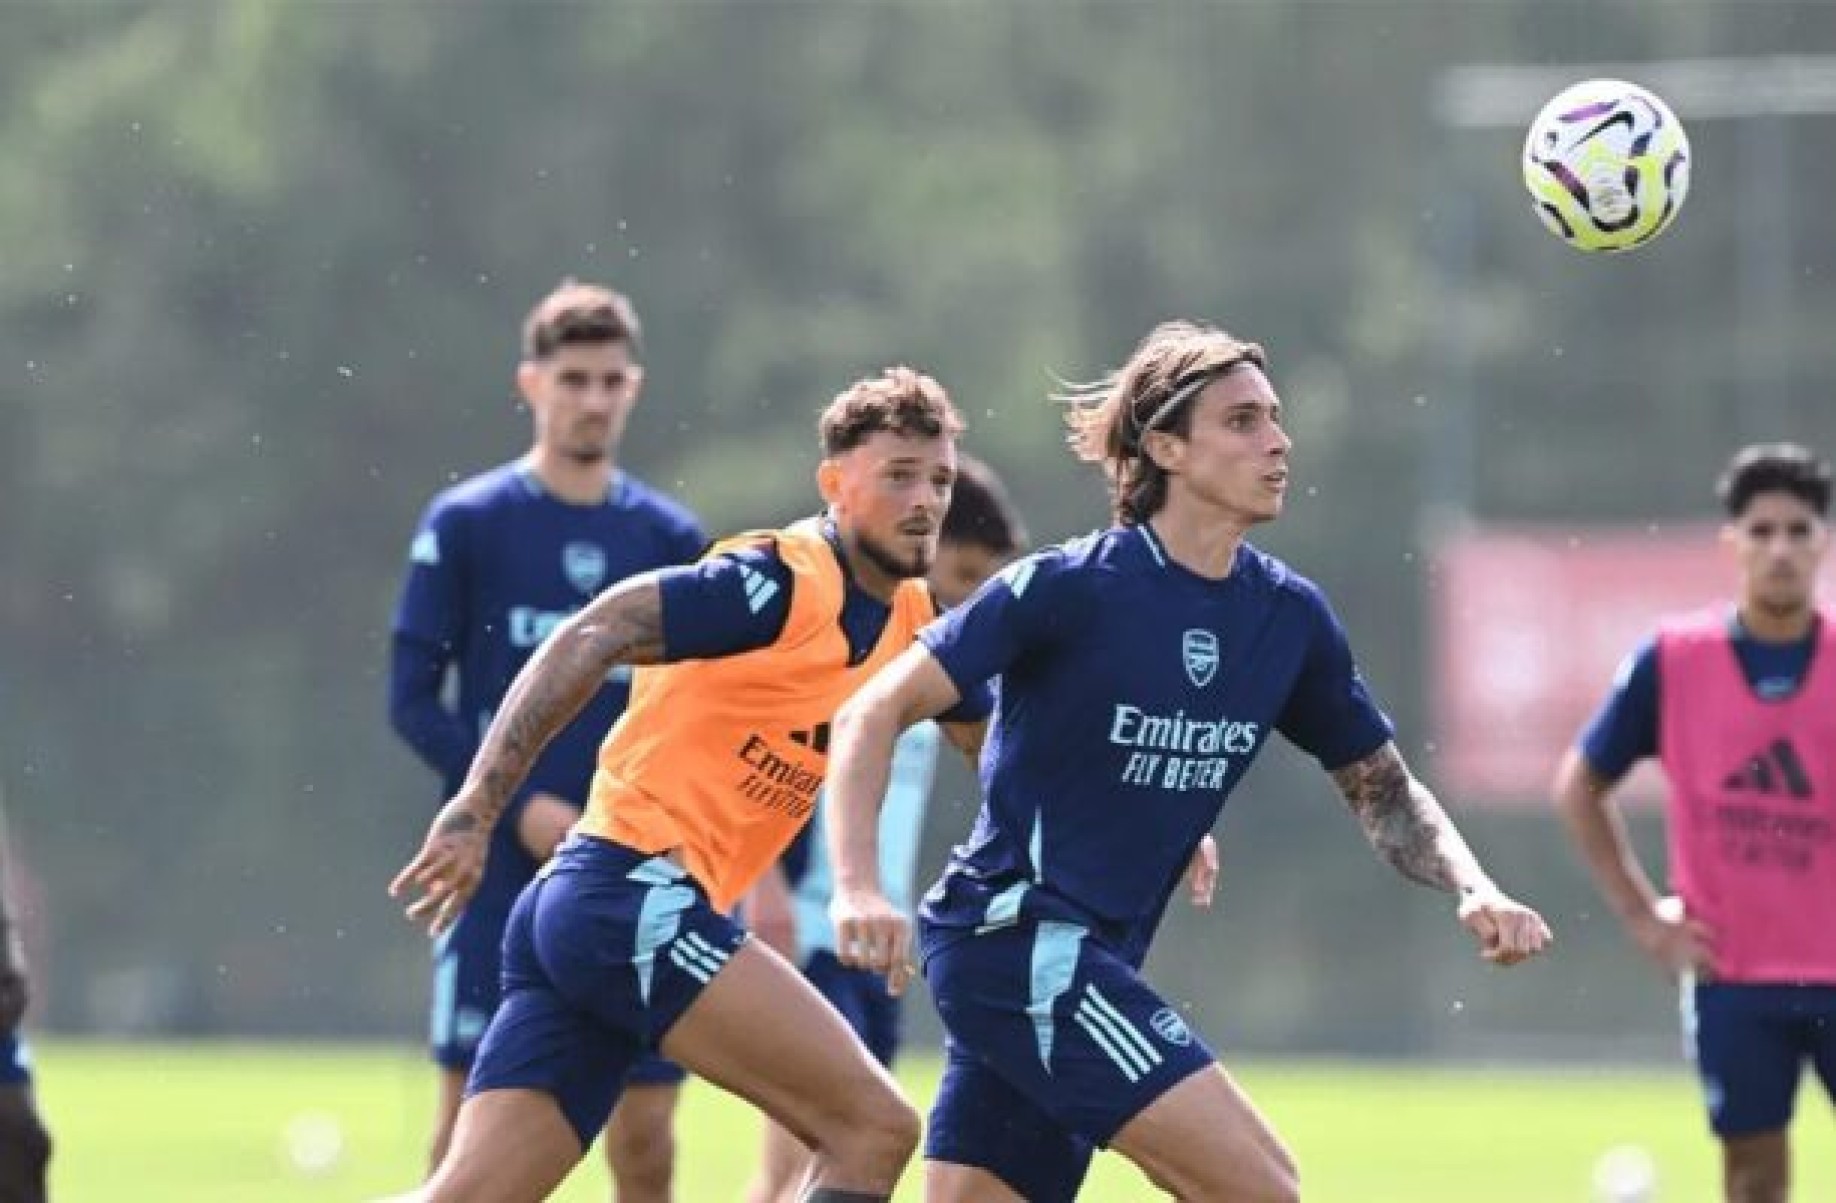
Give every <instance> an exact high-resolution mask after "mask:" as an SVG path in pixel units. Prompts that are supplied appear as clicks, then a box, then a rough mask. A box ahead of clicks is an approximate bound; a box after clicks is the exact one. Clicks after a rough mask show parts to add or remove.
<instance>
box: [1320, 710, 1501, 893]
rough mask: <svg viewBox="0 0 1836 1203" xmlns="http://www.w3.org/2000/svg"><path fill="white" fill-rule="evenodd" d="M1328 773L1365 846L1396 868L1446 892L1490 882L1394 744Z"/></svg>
mask: <svg viewBox="0 0 1836 1203" xmlns="http://www.w3.org/2000/svg"><path fill="white" fill-rule="evenodd" d="M1332 779H1333V781H1334V782H1335V783H1336V784H1337V785H1338V787H1339V792H1340V793H1342V794H1344V795H1345V801H1346V803H1347V805H1349V806H1350V807H1351V810H1352V813H1353V814H1354V815H1356V816H1357V817H1358V822H1359V823H1360V824H1362V825H1363V827H1364V836H1365V838H1366V839H1368V840H1369V841H1370V842H1371V847H1373V848H1375V849H1376V850H1377V852H1378V854H1379V855H1381V856H1382V857H1383V858H1384V859H1385V860H1387V861H1389V862H1390V864H1392V865H1394V866H1395V867H1396V871H1397V872H1398V873H1401V874H1402V875H1403V876H1404V877H1407V878H1408V879H1409V880H1411V881H1418V882H1420V883H1421V884H1423V885H1425V886H1433V887H1434V888H1435V889H1437V890H1446V891H1448V892H1449V893H1459V892H1462V891H1471V890H1478V889H1482V888H1488V887H1492V883H1491V881H1490V880H1489V879H1488V878H1487V877H1486V875H1485V870H1483V869H1481V868H1480V867H1479V861H1478V858H1476V857H1475V856H1474V855H1473V852H1472V849H1470V848H1468V847H1467V846H1466V841H1465V840H1464V839H1462V838H1460V833H1459V831H1458V830H1456V829H1455V827H1454V825H1453V820H1452V819H1450V818H1448V817H1447V812H1446V811H1444V810H1442V809H1441V804H1440V803H1439V802H1437V801H1435V799H1434V795H1433V794H1432V793H1430V792H1429V790H1428V787H1427V786H1426V785H1423V784H1422V783H1421V782H1420V781H1419V780H1417V779H1416V777H1415V774H1413V773H1411V772H1410V771H1409V766H1408V765H1406V764H1404V763H1403V758H1402V753H1401V752H1398V751H1397V750H1396V745H1395V744H1393V743H1386V744H1384V745H1383V747H1381V748H1378V749H1377V750H1376V751H1375V752H1372V753H1371V754H1370V755H1369V756H1366V757H1365V758H1364V759H1363V760H1359V761H1354V762H1353V763H1351V764H1348V765H1346V766H1345V767H1344V768H1342V769H1337V770H1335V771H1334V772H1333V774H1332ZM1493 888H1495V887H1493Z"/></svg>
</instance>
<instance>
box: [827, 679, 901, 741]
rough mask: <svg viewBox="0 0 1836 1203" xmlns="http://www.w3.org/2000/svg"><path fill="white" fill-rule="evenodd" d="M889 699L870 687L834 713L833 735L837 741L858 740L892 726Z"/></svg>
mask: <svg viewBox="0 0 1836 1203" xmlns="http://www.w3.org/2000/svg"><path fill="white" fill-rule="evenodd" d="M889 702H890V699H888V698H887V697H886V696H884V695H883V694H882V693H881V692H880V691H878V690H875V689H873V688H871V687H869V688H866V689H862V690H861V691H859V692H858V693H856V694H855V695H854V696H853V697H851V698H849V699H848V700H847V701H846V702H843V703H842V707H841V709H840V710H837V711H836V712H835V734H836V737H837V741H838V742H840V741H841V740H842V739H844V738H849V737H852V738H857V739H858V738H859V737H861V736H862V735H865V734H868V733H870V732H873V731H876V730H879V729H880V728H882V727H887V726H890V725H892V718H893V711H892V708H891V706H890V705H889Z"/></svg>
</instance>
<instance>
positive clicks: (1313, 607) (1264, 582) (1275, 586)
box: [1237, 543, 1338, 623]
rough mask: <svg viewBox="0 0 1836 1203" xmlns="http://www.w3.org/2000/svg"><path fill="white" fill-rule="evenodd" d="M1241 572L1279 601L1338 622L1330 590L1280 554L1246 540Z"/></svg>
mask: <svg viewBox="0 0 1836 1203" xmlns="http://www.w3.org/2000/svg"><path fill="white" fill-rule="evenodd" d="M1237 571H1239V572H1241V573H1242V574H1243V576H1244V579H1245V580H1247V581H1250V582H1253V583H1255V584H1257V585H1259V586H1260V587H1262V588H1263V589H1266V590H1267V591H1268V593H1269V596H1270V597H1271V598H1272V599H1273V600H1274V601H1275V602H1276V603H1277V604H1281V605H1290V606H1295V607H1298V608H1299V609H1301V610H1303V611H1305V612H1306V613H1308V614H1309V615H1312V616H1315V617H1318V618H1321V619H1325V620H1330V621H1332V622H1334V623H1336V622H1337V621H1338V619H1337V617H1336V616H1335V615H1334V614H1333V609H1332V602H1331V601H1330V600H1328V599H1327V597H1326V591H1325V590H1324V589H1322V588H1320V587H1319V585H1317V584H1315V583H1314V581H1313V580H1312V578H1310V577H1306V576H1303V575H1301V574H1300V573H1299V572H1296V571H1295V570H1294V569H1293V567H1291V566H1290V565H1289V564H1288V562H1287V561H1286V560H1283V559H1281V558H1280V557H1279V556H1273V555H1270V554H1269V553H1268V552H1266V551H1264V550H1262V549H1261V548H1260V547H1257V546H1255V545H1254V544H1251V543H1245V544H1244V545H1243V550H1242V552H1241V553H1240V554H1239V555H1238V558H1237Z"/></svg>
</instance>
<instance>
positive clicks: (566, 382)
mask: <svg viewBox="0 0 1836 1203" xmlns="http://www.w3.org/2000/svg"><path fill="white" fill-rule="evenodd" d="M561 383H562V385H563V386H565V387H567V388H585V387H586V386H587V374H586V373H585V372H582V371H578V370H576V369H573V368H570V369H568V370H567V371H565V372H562V373H561Z"/></svg>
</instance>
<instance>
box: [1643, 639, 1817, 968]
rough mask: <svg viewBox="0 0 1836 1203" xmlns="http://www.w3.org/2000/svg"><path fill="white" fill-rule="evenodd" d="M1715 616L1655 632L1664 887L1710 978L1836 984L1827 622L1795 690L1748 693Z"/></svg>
mask: <svg viewBox="0 0 1836 1203" xmlns="http://www.w3.org/2000/svg"><path fill="white" fill-rule="evenodd" d="M1728 622H1729V618H1728V614H1727V612H1726V611H1720V610H1718V611H1715V612H1712V613H1703V614H1696V615H1692V616H1690V617H1688V618H1684V619H1681V620H1679V621H1677V622H1675V623H1673V624H1667V625H1666V626H1665V627H1664V628H1663V630H1662V631H1660V633H1659V636H1658V692H1659V695H1660V696H1659V700H1658V706H1659V712H1658V713H1659V720H1658V721H1659V737H1658V742H1659V746H1660V747H1661V748H1662V761H1663V765H1664V773H1665V776H1666V777H1668V778H1669V782H1670V802H1669V819H1670V822H1669V843H1670V875H1671V884H1672V887H1673V888H1674V889H1675V890H1676V892H1677V893H1678V894H1679V895H1681V896H1682V898H1683V903H1684V906H1685V908H1686V909H1687V910H1688V912H1689V914H1690V915H1691V916H1692V917H1694V918H1697V919H1700V920H1701V921H1702V922H1704V923H1706V924H1707V925H1708V926H1709V928H1710V929H1711V931H1713V933H1714V937H1715V939H1714V948H1715V969H1716V973H1715V976H1716V980H1718V981H1730V982H1777V983H1795V982H1815V983H1824V984H1836V617H1832V616H1831V615H1829V614H1824V615H1823V619H1822V622H1821V623H1820V624H1819V629H1818V635H1817V646H1816V649H1815V651H1814V652H1813V653H1812V656H1811V661H1810V665H1809V667H1808V669H1807V671H1806V674H1805V677H1804V680H1803V681H1802V682H1801V683H1800V685H1799V687H1798V691H1797V692H1796V693H1794V694H1792V695H1791V696H1790V697H1788V698H1782V699H1779V700H1776V701H1763V700H1761V699H1760V698H1758V697H1756V696H1755V695H1754V693H1753V690H1752V688H1751V687H1750V686H1749V685H1748V684H1747V679H1746V676H1745V674H1744V673H1743V672H1742V671H1741V666H1740V661H1739V658H1738V657H1737V655H1736V654H1735V650H1734V643H1733V639H1732V637H1731V636H1730V634H1729V632H1728Z"/></svg>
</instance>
